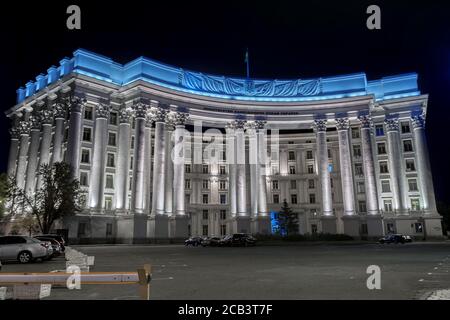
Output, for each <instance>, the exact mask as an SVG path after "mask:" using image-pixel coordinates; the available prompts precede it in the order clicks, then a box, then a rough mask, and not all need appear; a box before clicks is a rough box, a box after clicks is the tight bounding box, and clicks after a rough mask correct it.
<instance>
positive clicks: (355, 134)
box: [352, 127, 359, 139]
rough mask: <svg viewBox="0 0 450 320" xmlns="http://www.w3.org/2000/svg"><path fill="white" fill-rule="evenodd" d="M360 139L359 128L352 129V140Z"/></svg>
mask: <svg viewBox="0 0 450 320" xmlns="http://www.w3.org/2000/svg"><path fill="white" fill-rule="evenodd" d="M358 138H359V128H357V127H352V139H358Z"/></svg>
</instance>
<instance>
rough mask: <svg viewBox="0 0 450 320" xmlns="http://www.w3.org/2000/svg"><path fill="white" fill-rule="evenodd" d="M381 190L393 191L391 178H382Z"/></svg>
mask: <svg viewBox="0 0 450 320" xmlns="http://www.w3.org/2000/svg"><path fill="white" fill-rule="evenodd" d="M381 192H391V184H390V182H389V180H381Z"/></svg>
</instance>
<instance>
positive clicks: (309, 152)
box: [306, 150, 314, 160]
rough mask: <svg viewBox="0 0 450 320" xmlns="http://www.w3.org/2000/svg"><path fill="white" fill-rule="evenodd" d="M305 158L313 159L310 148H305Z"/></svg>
mask: <svg viewBox="0 0 450 320" xmlns="http://www.w3.org/2000/svg"><path fill="white" fill-rule="evenodd" d="M306 159H307V160H312V159H314V156H313V152H312V150H307V151H306Z"/></svg>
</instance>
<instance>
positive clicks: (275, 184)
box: [272, 180, 278, 190]
mask: <svg viewBox="0 0 450 320" xmlns="http://www.w3.org/2000/svg"><path fill="white" fill-rule="evenodd" d="M272 189H273V190H278V180H273V181H272Z"/></svg>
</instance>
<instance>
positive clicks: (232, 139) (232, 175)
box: [225, 122, 237, 217]
mask: <svg viewBox="0 0 450 320" xmlns="http://www.w3.org/2000/svg"><path fill="white" fill-rule="evenodd" d="M225 129H226V133H227V137H226V139H227V142H226V152H227V163H228V177H229V181H228V182H229V183H228V192H229V199H230V215H231V217H235V216H236V214H237V200H236V196H237V195H236V135H235V128H234V123H233V122H231V123H229V124H227V126H226V127H225Z"/></svg>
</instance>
